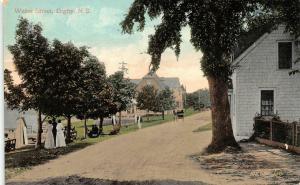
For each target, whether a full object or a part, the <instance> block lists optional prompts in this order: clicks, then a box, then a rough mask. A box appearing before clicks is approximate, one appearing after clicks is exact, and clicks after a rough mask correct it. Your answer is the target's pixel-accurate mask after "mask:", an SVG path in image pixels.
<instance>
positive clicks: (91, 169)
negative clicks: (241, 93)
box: [9, 112, 265, 184]
mask: <svg viewBox="0 0 300 185" xmlns="http://www.w3.org/2000/svg"><path fill="white" fill-rule="evenodd" d="M209 122H210V112H202V113H199V114H196V115H193V116H190V117H187V118H185V120H184V121H182V120H179V121H177V122H169V123H165V124H161V125H158V126H154V127H149V128H145V129H142V130H139V131H136V132H133V133H129V134H126V135H121V136H118V137H115V138H112V139H109V140H106V141H103V142H100V143H97V144H95V145H92V146H89V147H87V148H85V149H83V150H80V151H77V152H74V153H71V154H68V155H66V156H62V157H59V158H58V159H55V160H53V161H50V162H48V163H46V164H43V165H40V166H36V167H34V168H33V169H32V170H29V171H26V172H24V173H22V174H21V175H19V176H17V177H15V178H14V179H10V180H9V182H32V181H40V180H43V179H46V178H59V177H68V176H71V175H76V176H80V177H87V178H98V179H112V180H167V179H172V180H178V181H201V182H204V183H211V184H241V181H235V180H233V179H231V177H229V176H226V175H217V174H214V173H210V172H209V171H207V170H204V169H202V168H201V167H200V165H199V163H197V162H196V161H195V160H192V159H191V156H192V155H194V154H197V153H199V152H201V151H202V150H203V149H204V148H205V146H207V145H208V144H209V141H210V138H211V132H210V131H205V132H193V130H195V129H197V128H199V127H200V126H201V125H205V124H207V123H209ZM242 183H243V184H264V183H265V182H263V181H258V180H255V179H247V182H242ZM12 184H13V183H12Z"/></svg>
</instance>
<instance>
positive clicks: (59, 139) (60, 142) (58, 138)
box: [56, 120, 66, 147]
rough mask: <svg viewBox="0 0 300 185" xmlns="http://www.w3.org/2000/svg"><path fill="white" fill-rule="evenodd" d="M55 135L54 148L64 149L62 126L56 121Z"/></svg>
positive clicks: (64, 141)
mask: <svg viewBox="0 0 300 185" xmlns="http://www.w3.org/2000/svg"><path fill="white" fill-rule="evenodd" d="M56 129H57V134H56V147H64V146H66V140H65V135H64V130H63V129H64V126H63V124H62V123H61V121H60V120H58V124H57V126H56Z"/></svg>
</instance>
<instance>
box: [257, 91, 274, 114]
mask: <svg viewBox="0 0 300 185" xmlns="http://www.w3.org/2000/svg"><path fill="white" fill-rule="evenodd" d="M260 107H261V115H262V116H271V115H273V114H274V91H273V90H262V91H261V105H260Z"/></svg>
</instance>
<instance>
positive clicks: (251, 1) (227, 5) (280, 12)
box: [120, 0, 300, 152]
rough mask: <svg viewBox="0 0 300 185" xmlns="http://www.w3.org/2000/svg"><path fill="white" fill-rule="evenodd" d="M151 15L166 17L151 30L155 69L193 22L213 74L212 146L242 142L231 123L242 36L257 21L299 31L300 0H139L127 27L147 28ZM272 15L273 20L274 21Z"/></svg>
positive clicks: (196, 38)
mask: <svg viewBox="0 0 300 185" xmlns="http://www.w3.org/2000/svg"><path fill="white" fill-rule="evenodd" d="M146 15H148V16H149V18H150V20H153V19H155V18H160V19H161V22H160V23H159V24H158V25H157V26H155V33H154V34H152V35H150V36H149V43H148V50H147V53H148V54H149V55H151V66H152V68H151V70H152V71H156V70H157V69H158V68H159V65H160V61H161V56H162V53H163V52H164V51H165V50H166V49H167V48H171V49H173V50H174V52H175V55H176V56H177V57H178V56H179V54H180V45H181V42H182V40H181V37H182V34H181V30H182V28H183V27H186V26H188V27H189V28H190V31H191V40H190V41H191V43H192V45H193V46H194V48H195V49H196V50H197V51H201V52H202V53H203V56H202V58H201V60H200V63H201V68H202V71H203V73H204V75H205V76H207V79H208V84H209V91H210V99H211V105H212V106H211V108H212V109H211V111H212V125H213V126H212V133H213V134H212V142H211V144H210V145H209V146H208V148H207V151H209V152H219V151H222V150H224V149H225V148H226V147H227V146H232V147H236V148H240V147H239V145H238V143H237V142H236V141H235V138H234V135H233V130H232V126H231V118H230V108H229V102H228V97H227V96H228V81H229V78H230V76H231V74H232V72H233V70H234V67H233V66H232V65H231V61H232V53H233V51H234V48H235V47H236V45H237V43H238V39H239V38H240V37H241V36H242V35H243V34H245V33H246V32H248V31H250V30H253V29H254V28H255V27H256V28H257V27H260V26H264V24H265V23H269V22H271V23H272V24H271V28H276V26H277V25H280V24H284V25H285V26H286V31H288V32H289V33H291V34H292V35H293V36H295V37H298V36H299V35H300V1H299V0H278V1H272V0H240V1H235V0H206V1H190V0H161V1H148V0H135V1H133V3H132V5H131V7H130V8H129V11H128V13H127V14H126V15H125V18H124V20H123V21H122V22H121V23H120V24H121V27H122V31H123V33H128V34H132V33H133V29H134V26H135V24H137V30H138V31H143V29H144V27H145V23H146ZM270 20H272V21H270Z"/></svg>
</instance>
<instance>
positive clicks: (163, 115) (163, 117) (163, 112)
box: [161, 111, 165, 120]
mask: <svg viewBox="0 0 300 185" xmlns="http://www.w3.org/2000/svg"><path fill="white" fill-rule="evenodd" d="M161 115H162V119H163V120H165V111H162V112H161Z"/></svg>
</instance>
